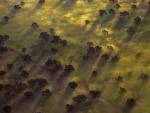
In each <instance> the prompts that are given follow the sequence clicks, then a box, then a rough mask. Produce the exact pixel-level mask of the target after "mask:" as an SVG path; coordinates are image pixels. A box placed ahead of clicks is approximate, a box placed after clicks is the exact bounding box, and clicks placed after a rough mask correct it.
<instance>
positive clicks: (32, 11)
mask: <svg viewBox="0 0 150 113" xmlns="http://www.w3.org/2000/svg"><path fill="white" fill-rule="evenodd" d="M42 6H43V4H39V3H37V4H36V5H35V6H34V8H33V9H32V10H31V11H30V12H29V16H31V15H33V14H34V13H36V12H37V11H39V10H40V9H41V7H42Z"/></svg>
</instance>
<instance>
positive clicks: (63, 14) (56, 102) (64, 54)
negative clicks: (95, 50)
mask: <svg viewBox="0 0 150 113" xmlns="http://www.w3.org/2000/svg"><path fill="white" fill-rule="evenodd" d="M21 1H23V0H0V35H9V36H10V38H9V40H8V41H6V43H5V46H7V47H8V48H10V49H9V51H8V52H7V53H5V54H1V53H0V69H1V70H6V65H7V64H10V63H13V64H14V68H13V70H11V71H8V72H7V73H6V75H5V76H6V77H1V78H0V83H1V84H7V83H13V80H12V79H13V78H12V77H11V76H15V75H17V74H18V73H19V72H18V71H17V69H18V68H19V67H20V66H24V68H25V70H26V71H28V72H29V74H30V75H29V77H28V78H27V79H25V80H24V81H23V82H24V83H27V82H28V81H29V80H30V79H35V78H45V79H47V81H48V85H47V86H46V87H45V89H46V88H48V89H50V90H52V97H50V98H48V99H47V101H45V102H43V101H42V102H43V103H42V102H41V103H42V104H40V102H39V101H40V99H39V98H40V95H38V93H36V91H35V93H36V96H35V97H36V98H35V99H33V100H32V101H31V100H30V101H27V102H24V101H22V100H21V98H22V95H23V93H24V92H22V93H20V94H19V95H18V96H14V97H13V98H12V99H10V100H9V101H7V102H6V103H4V105H5V104H8V105H11V106H12V111H11V112H10V113H36V112H37V113H38V112H39V111H41V113H68V112H66V111H65V105H66V104H72V103H73V100H72V98H73V97H75V96H76V95H79V94H86V95H87V94H88V92H89V90H98V91H101V92H102V93H101V96H100V97H99V98H98V99H97V100H95V101H94V102H93V103H92V105H91V106H90V107H87V106H82V105H81V106H80V105H79V106H77V108H76V109H78V108H79V109H78V110H76V111H75V113H149V112H150V96H149V94H150V81H149V80H148V79H149V75H150V8H149V6H148V2H149V0H143V1H142V0H122V1H121V0H120V2H119V5H120V8H116V9H115V8H114V4H115V2H114V3H113V2H110V1H109V0H89V1H88V0H45V3H43V4H39V3H38V2H37V1H38V0H24V2H25V4H22V5H20V6H21V9H19V10H17V11H14V9H13V7H14V5H16V4H20V2H21ZM133 4H136V5H137V8H136V9H133V8H131V5H133ZM100 9H104V10H106V11H107V13H108V11H109V10H110V9H114V10H115V14H113V15H108V14H107V15H105V14H104V16H103V15H100V14H99V10H100ZM123 11H127V12H129V15H128V16H127V17H124V18H123V20H121V21H120V22H119V19H120V12H123ZM4 16H8V17H9V18H10V19H9V21H8V22H6V23H3V17H4ZM137 16H138V17H140V18H141V22H140V24H139V25H137V26H135V29H136V30H135V32H134V34H133V35H132V36H130V35H129V32H127V30H128V28H129V27H130V26H133V27H134V24H135V23H134V22H135V18H136V17H137ZM87 20H88V21H87ZM86 21H87V23H86ZM32 23H37V24H38V26H39V27H37V28H35V29H33V28H32V27H33V26H31V25H32ZM51 29H54V32H55V34H56V35H57V36H60V38H61V40H65V41H67V46H65V47H62V46H60V45H56V44H51V42H50V41H51V39H52V38H53V37H50V39H49V40H48V41H46V42H43V43H42V42H40V39H39V36H40V33H41V32H47V33H48V34H51ZM128 38H129V39H130V40H128ZM89 42H90V43H92V44H91V45H92V47H95V46H99V47H101V49H102V52H101V53H99V56H98V57H97V58H95V59H94V60H91V59H89V60H86V61H84V60H83V56H84V55H86V54H87V51H88V47H89V45H88V44H89ZM87 43H88V44H87ZM22 48H27V54H30V55H31V57H32V59H33V61H32V62H31V63H29V64H26V63H24V62H22V60H20V59H19V58H20V57H18V56H19V55H20V54H21V50H22ZM50 48H56V49H58V52H57V53H56V54H54V55H53V54H52V53H50V51H49V49H50ZM103 54H107V55H109V59H108V60H107V61H106V62H104V61H103V60H104V59H102V57H103ZM114 56H117V58H118V57H119V60H118V59H117V61H116V60H115V62H113V61H112V58H113V57H114ZM71 57H72V60H71ZM49 58H51V59H56V60H58V61H60V62H61V64H62V67H63V68H64V67H65V65H68V64H71V65H73V67H74V69H75V70H74V71H73V72H72V73H71V75H70V76H69V77H68V78H67V79H66V80H65V81H64V83H63V84H62V85H60V84H59V83H58V84H57V83H56V82H54V81H53V80H51V79H50V78H49V73H48V72H47V71H46V72H45V71H44V70H43V67H44V66H43V65H44V64H45V62H46V61H47V60H48V59H49ZM70 60H71V61H70ZM101 61H102V64H101ZM103 62H104V63H103ZM94 70H96V71H97V72H98V74H97V75H96V77H91V73H92V72H93V71H94ZM142 75H146V77H145V76H144V77H145V78H146V79H145V78H142V77H143V76H142ZM54 76H55V75H54ZM141 76H142V77H141ZM70 81H76V82H78V87H77V88H76V90H75V91H74V92H73V93H70V94H69V96H67V98H65V96H64V95H65V93H66V92H65V91H66V87H67V83H68V82H70ZM26 90H28V89H26ZM122 90H123V92H120V91H122ZM33 92H34V91H33ZM2 93H3V92H2ZM1 95H2V94H1V93H0V96H1ZM130 98H132V99H134V100H135V105H134V107H133V108H132V109H130V110H127V111H125V110H124V108H125V106H126V104H127V100H128V99H130ZM1 103H3V100H2V101H1V98H0V109H1V108H2V106H3V105H1ZM131 106H132V105H131ZM80 107H81V108H82V109H81V108H80ZM84 107H85V108H84ZM86 107H87V108H86ZM83 108H84V109H83ZM5 113H6V112H5ZM7 113H9V112H7Z"/></svg>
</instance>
